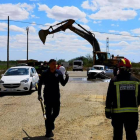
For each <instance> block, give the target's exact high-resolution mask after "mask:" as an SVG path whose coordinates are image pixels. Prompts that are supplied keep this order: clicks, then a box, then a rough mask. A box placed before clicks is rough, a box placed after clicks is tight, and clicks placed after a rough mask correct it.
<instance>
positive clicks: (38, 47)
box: [0, 0, 140, 62]
mask: <svg viewBox="0 0 140 140" xmlns="http://www.w3.org/2000/svg"><path fill="white" fill-rule="evenodd" d="M8 15H9V16H10V20H13V21H10V60H17V59H26V47H27V46H26V41H27V39H26V37H27V35H26V27H27V26H28V27H29V31H30V32H29V59H37V60H43V61H45V60H46V61H48V60H49V59H51V58H55V59H57V60H58V59H65V60H69V59H71V58H74V57H77V56H85V55H87V54H91V55H92V46H91V45H90V44H89V43H88V42H87V41H86V40H84V39H83V38H81V37H79V36H78V35H76V34H75V33H73V32H71V31H70V30H66V32H59V33H56V34H54V36H53V35H49V36H48V37H47V39H46V43H45V45H43V44H42V42H41V41H40V39H39V37H38V31H39V30H40V29H47V28H49V26H50V25H54V24H56V23H58V22H61V21H63V20H66V19H74V20H75V21H76V22H77V23H79V24H81V25H82V26H83V27H85V28H86V29H87V30H90V31H92V32H93V33H94V34H95V37H96V38H97V40H98V42H99V44H100V47H101V51H106V38H107V37H109V52H110V53H111V54H114V55H121V56H125V57H126V58H128V59H130V60H131V61H135V62H140V57H139V56H140V1H139V0H133V3H132V1H131V0H125V1H121V0H117V1H114V0H104V1H103V0H61V1H59V0H51V1H50V0H24V1H23V0H12V2H11V0H1V2H0V60H6V59H7V54H6V52H7V50H6V48H7V21H5V20H7V16H8ZM17 21H18V22H17ZM25 22H29V23H32V24H29V23H25ZM38 24H42V25H38ZM74 26H75V27H77V26H76V24H74ZM103 32H105V33H103ZM116 34H120V35H116ZM133 36H135V37H133ZM136 36H138V37H136Z"/></svg>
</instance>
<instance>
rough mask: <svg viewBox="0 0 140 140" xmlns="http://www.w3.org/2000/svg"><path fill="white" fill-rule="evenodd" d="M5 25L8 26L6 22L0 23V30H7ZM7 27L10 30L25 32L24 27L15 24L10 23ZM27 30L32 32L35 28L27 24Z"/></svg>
mask: <svg viewBox="0 0 140 140" xmlns="http://www.w3.org/2000/svg"><path fill="white" fill-rule="evenodd" d="M34 24H35V23H34ZM7 26H8V24H7V23H0V31H7ZM9 29H10V31H14V32H21V33H26V27H23V28H21V27H18V26H16V25H10V26H9ZM29 31H30V32H31V33H34V32H36V29H35V28H34V27H33V26H29Z"/></svg>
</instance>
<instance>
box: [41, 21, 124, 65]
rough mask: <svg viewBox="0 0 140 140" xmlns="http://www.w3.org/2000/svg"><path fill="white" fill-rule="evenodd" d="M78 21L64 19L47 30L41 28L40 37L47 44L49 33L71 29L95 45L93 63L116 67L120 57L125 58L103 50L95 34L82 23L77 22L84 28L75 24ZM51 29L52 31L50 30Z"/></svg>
mask: <svg viewBox="0 0 140 140" xmlns="http://www.w3.org/2000/svg"><path fill="white" fill-rule="evenodd" d="M74 23H76V22H75V20H73V19H68V20H65V21H62V22H60V23H57V24H56V25H53V26H50V27H49V28H48V29H47V30H40V31H39V37H40V39H41V41H42V42H43V44H45V41H46V37H47V35H49V34H54V33H57V32H60V31H65V30H66V29H69V30H71V31H73V32H74V33H76V34H78V35H79V36H81V37H82V38H84V39H86V40H87V41H88V42H89V43H90V44H91V45H92V47H93V65H106V66H109V67H114V66H116V65H117V63H118V59H120V58H123V57H118V56H116V57H111V56H110V53H107V52H101V49H100V45H99V43H98V41H97V39H96V38H95V35H94V34H93V33H92V32H90V31H88V30H86V29H85V28H84V27H83V26H81V25H80V24H77V23H76V24H77V25H78V26H79V27H80V28H81V29H82V30H80V29H79V28H76V27H74V26H73V24H74ZM58 25H60V26H59V27H57V28H56V29H53V28H54V26H58ZM50 30H51V31H50Z"/></svg>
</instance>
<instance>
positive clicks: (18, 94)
mask: <svg viewBox="0 0 140 140" xmlns="http://www.w3.org/2000/svg"><path fill="white" fill-rule="evenodd" d="M33 92H35V90H32V91H31V92H7V93H6V92H5V93H3V92H0V97H4V96H27V95H31V94H32V93H33Z"/></svg>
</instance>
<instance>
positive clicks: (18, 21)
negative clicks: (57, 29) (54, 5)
mask: <svg viewBox="0 0 140 140" xmlns="http://www.w3.org/2000/svg"><path fill="white" fill-rule="evenodd" d="M0 21H7V20H0ZM9 21H13V22H20V23H28V24H32V25H33V24H34V25H42V26H50V25H44V24H40V23H31V22H26V21H18V20H9Z"/></svg>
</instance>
